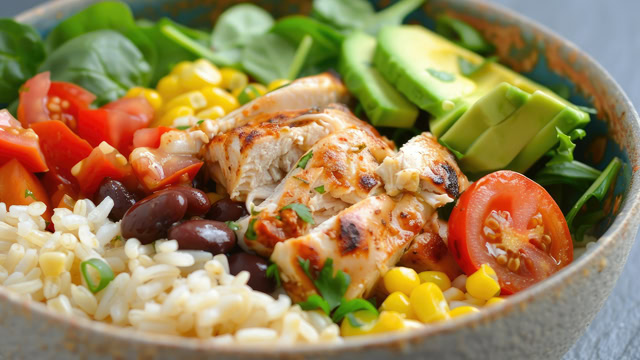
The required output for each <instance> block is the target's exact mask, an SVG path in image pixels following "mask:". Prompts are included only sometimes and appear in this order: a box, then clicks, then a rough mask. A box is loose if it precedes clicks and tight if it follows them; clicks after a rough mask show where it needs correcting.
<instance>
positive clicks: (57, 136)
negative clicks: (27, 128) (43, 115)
mask: <svg viewBox="0 0 640 360" xmlns="http://www.w3.org/2000/svg"><path fill="white" fill-rule="evenodd" d="M31 128H32V129H33V130H34V131H35V132H36V133H37V134H38V136H39V137H40V148H41V149H42V152H43V153H44V156H45V159H46V160H47V165H48V166H49V170H50V171H53V172H54V175H55V176H58V177H61V178H63V179H65V180H67V181H68V182H69V183H70V184H72V185H76V186H77V182H76V180H75V178H74V177H73V176H72V175H71V168H72V167H73V166H74V165H75V164H77V163H78V162H80V161H81V160H82V159H84V158H86V157H87V156H89V154H91V150H93V148H92V147H91V145H89V143H88V142H86V141H85V140H83V139H81V138H80V137H79V136H78V135H76V134H75V133H74V132H73V131H71V129H69V127H67V125H65V124H63V123H62V122H60V121H45V122H40V123H35V124H32V126H31Z"/></svg>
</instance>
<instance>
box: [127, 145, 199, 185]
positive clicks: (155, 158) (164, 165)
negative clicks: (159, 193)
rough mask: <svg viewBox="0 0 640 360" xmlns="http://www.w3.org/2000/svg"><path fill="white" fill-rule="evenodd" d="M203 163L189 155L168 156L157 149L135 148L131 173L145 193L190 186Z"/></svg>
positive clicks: (132, 155)
mask: <svg viewBox="0 0 640 360" xmlns="http://www.w3.org/2000/svg"><path fill="white" fill-rule="evenodd" d="M202 165H203V162H202V161H200V160H198V159H196V158H194V157H193V156H190V155H175V154H169V153H167V152H165V151H163V150H159V149H149V148H136V149H135V150H134V152H133V153H132V154H131V166H132V167H133V173H134V174H135V175H136V177H137V178H138V180H139V181H140V183H141V184H142V185H143V186H144V188H145V189H146V190H147V191H156V190H158V189H161V188H164V187H167V186H170V185H177V184H190V183H191V182H192V181H193V179H194V178H195V177H196V174H197V173H198V171H199V170H200V168H201V167H202Z"/></svg>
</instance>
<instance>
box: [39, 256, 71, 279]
mask: <svg viewBox="0 0 640 360" xmlns="http://www.w3.org/2000/svg"><path fill="white" fill-rule="evenodd" d="M38 261H39V263H40V269H42V273H43V274H44V276H58V275H60V274H62V272H63V271H64V270H65V263H66V261H67V255H65V254H64V253H61V252H58V251H53V252H46V253H42V254H40V258H39V260H38Z"/></svg>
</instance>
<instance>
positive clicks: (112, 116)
mask: <svg viewBox="0 0 640 360" xmlns="http://www.w3.org/2000/svg"><path fill="white" fill-rule="evenodd" d="M153 113H154V111H153V108H152V107H151V105H150V104H149V102H148V101H147V100H146V99H144V98H142V97H137V98H123V99H120V100H116V101H114V102H112V103H109V104H107V105H105V106H103V107H101V108H100V109H95V110H90V109H83V110H80V112H79V115H78V134H79V135H80V136H81V137H82V138H84V139H86V140H87V141H88V142H89V143H90V144H91V145H93V146H98V144H100V143H101V142H103V141H106V142H107V143H109V144H110V145H111V146H113V147H115V148H116V149H118V151H120V152H121V153H122V154H124V155H125V156H128V155H129V154H130V153H131V151H132V150H133V134H134V133H135V132H136V130H138V129H142V128H145V127H147V126H148V125H149V123H150V122H151V120H153Z"/></svg>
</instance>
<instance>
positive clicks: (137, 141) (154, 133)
mask: <svg viewBox="0 0 640 360" xmlns="http://www.w3.org/2000/svg"><path fill="white" fill-rule="evenodd" d="M171 130H175V129H174V128H170V127H167V126H158V127H154V128H144V129H139V130H136V132H135V133H134V134H133V148H134V149H135V148H139V147H146V148H151V149H157V148H158V147H159V146H160V139H161V138H162V134H164V133H166V132H169V131H171Z"/></svg>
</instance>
